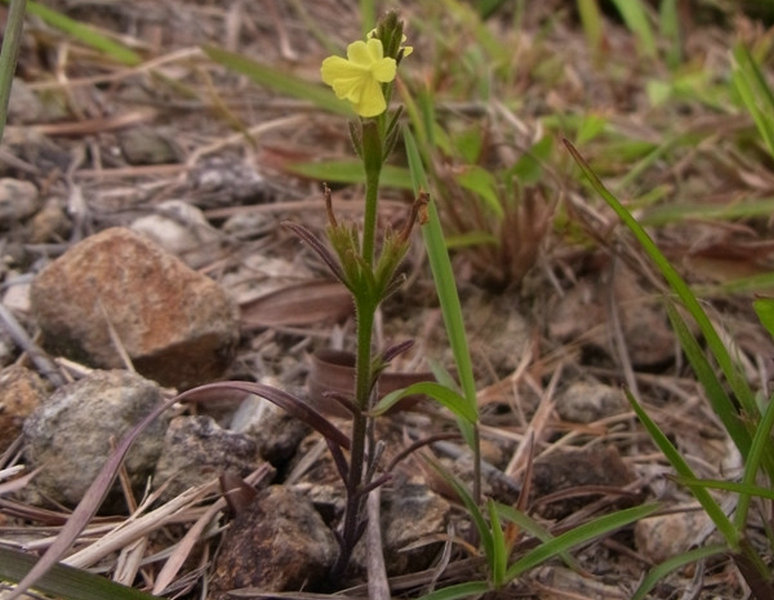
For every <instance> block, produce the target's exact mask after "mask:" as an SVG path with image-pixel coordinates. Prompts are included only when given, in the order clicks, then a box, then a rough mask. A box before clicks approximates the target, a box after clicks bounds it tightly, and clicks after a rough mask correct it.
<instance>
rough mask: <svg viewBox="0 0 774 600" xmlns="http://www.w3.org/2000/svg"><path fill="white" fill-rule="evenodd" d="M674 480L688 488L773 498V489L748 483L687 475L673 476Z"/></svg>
mask: <svg viewBox="0 0 774 600" xmlns="http://www.w3.org/2000/svg"><path fill="white" fill-rule="evenodd" d="M675 481H677V482H678V483H680V484H682V485H685V486H687V487H689V488H697V487H704V488H708V489H712V490H724V491H726V492H733V493H735V494H747V495H749V496H758V497H759V498H766V499H767V500H774V490H772V489H771V488H765V487H760V486H757V485H748V484H744V483H739V482H737V481H725V480H724V479H689V478H687V477H677V478H675Z"/></svg>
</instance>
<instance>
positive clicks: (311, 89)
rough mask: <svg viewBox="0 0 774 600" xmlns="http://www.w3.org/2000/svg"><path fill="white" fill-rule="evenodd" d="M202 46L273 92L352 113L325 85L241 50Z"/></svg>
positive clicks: (332, 110) (340, 113) (220, 60)
mask: <svg viewBox="0 0 774 600" xmlns="http://www.w3.org/2000/svg"><path fill="white" fill-rule="evenodd" d="M202 50H203V51H204V52H205V54H207V56H209V57H210V58H211V59H212V60H214V61H215V62H217V63H220V64H222V65H223V66H225V67H227V68H229V69H231V70H232V71H235V72H237V73H242V74H243V75H247V76H248V77H249V78H250V79H252V80H253V81H254V82H255V83H257V84H258V85H262V86H265V87H267V88H269V89H271V90H274V91H275V92H277V93H280V94H283V95H285V96H291V97H293V98H298V99H300V100H306V101H308V102H311V103H312V104H314V105H315V106H317V107H318V108H321V109H323V110H326V111H328V112H331V113H334V114H338V115H344V116H347V117H352V116H353V115H354V113H353V112H352V109H351V108H350V106H349V103H348V102H345V101H344V100H339V99H338V98H336V96H335V95H334V94H333V92H331V90H330V89H328V88H327V87H323V86H322V85H318V84H316V83H311V82H309V81H306V80H305V79H301V78H300V77H296V76H294V75H291V74H290V73H288V72H287V71H286V70H282V69H279V68H276V67H271V66H268V65H264V64H261V63H259V62H256V61H254V60H250V59H249V58H245V57H244V56H242V55H241V54H237V53H235V52H229V51H227V50H223V49H222V48H218V47H217V46H212V45H209V44H208V45H204V46H202Z"/></svg>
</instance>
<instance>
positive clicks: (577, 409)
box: [556, 381, 628, 423]
mask: <svg viewBox="0 0 774 600" xmlns="http://www.w3.org/2000/svg"><path fill="white" fill-rule="evenodd" d="M627 408H628V404H627V402H626V400H625V399H624V397H623V394H622V393H621V390H619V389H616V388H614V387H611V386H609V385H604V384H602V383H587V382H585V381H576V382H575V383H573V384H571V385H570V387H568V388H567V389H566V390H564V392H562V393H560V394H558V395H557V398H556V412H558V413H559V416H561V417H562V418H563V419H564V420H566V421H573V422H575V423H593V422H594V421H599V420H600V419H604V418H605V417H612V416H613V415H617V414H620V413H622V412H624V411H626V409H627Z"/></svg>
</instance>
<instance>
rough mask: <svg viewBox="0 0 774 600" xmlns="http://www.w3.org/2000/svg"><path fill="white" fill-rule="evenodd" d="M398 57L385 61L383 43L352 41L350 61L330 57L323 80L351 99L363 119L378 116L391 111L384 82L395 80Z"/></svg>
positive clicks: (377, 41) (338, 95) (325, 66)
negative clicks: (384, 92) (386, 98)
mask: <svg viewBox="0 0 774 600" xmlns="http://www.w3.org/2000/svg"><path fill="white" fill-rule="evenodd" d="M396 67H397V65H396V64H395V59H394V58H389V57H387V58H385V56H384V48H382V42H381V40H377V39H373V38H372V39H369V40H368V41H367V42H363V41H357V42H352V43H351V44H350V45H349V46H347V58H346V59H345V58H342V57H340V56H329V57H328V58H326V59H325V60H324V61H323V63H322V68H321V69H320V75H321V76H322V80H323V81H324V82H325V83H327V84H328V85H329V86H331V87H332V88H333V91H334V92H335V93H336V96H337V97H339V98H342V99H346V100H349V101H350V102H351V103H352V104H353V105H354V107H355V112H356V113H357V114H359V115H360V116H361V117H375V116H376V115H380V114H382V113H383V112H384V111H385V110H386V109H387V103H386V102H385V100H384V94H383V93H382V86H381V84H382V83H387V82H389V81H392V80H393V79H395V72H396Z"/></svg>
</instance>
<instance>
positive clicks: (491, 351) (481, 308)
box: [444, 290, 532, 376]
mask: <svg viewBox="0 0 774 600" xmlns="http://www.w3.org/2000/svg"><path fill="white" fill-rule="evenodd" d="M517 302H518V298H517V297H515V296H514V295H513V294H510V295H509V294H499V295H495V296H492V295H489V294H487V293H484V292H480V291H478V290H476V292H475V294H474V295H473V296H471V297H470V298H468V300H467V301H466V303H465V321H466V326H467V329H468V331H470V332H471V336H470V340H471V350H472V352H473V354H474V359H475V358H476V357H477V358H478V360H474V362H475V363H476V364H489V365H490V366H491V368H493V369H494V370H495V372H496V373H498V374H500V375H501V376H506V375H509V374H511V373H513V371H515V370H516V367H518V365H519V361H520V360H521V358H522V356H523V355H524V352H525V351H526V349H527V347H528V346H529V344H531V343H532V341H531V336H532V332H531V330H530V326H529V323H528V322H527V320H526V319H525V318H524V317H523V316H522V314H521V313H520V312H519V311H518V310H515V309H514V305H516V303H517ZM444 335H445V334H444Z"/></svg>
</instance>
